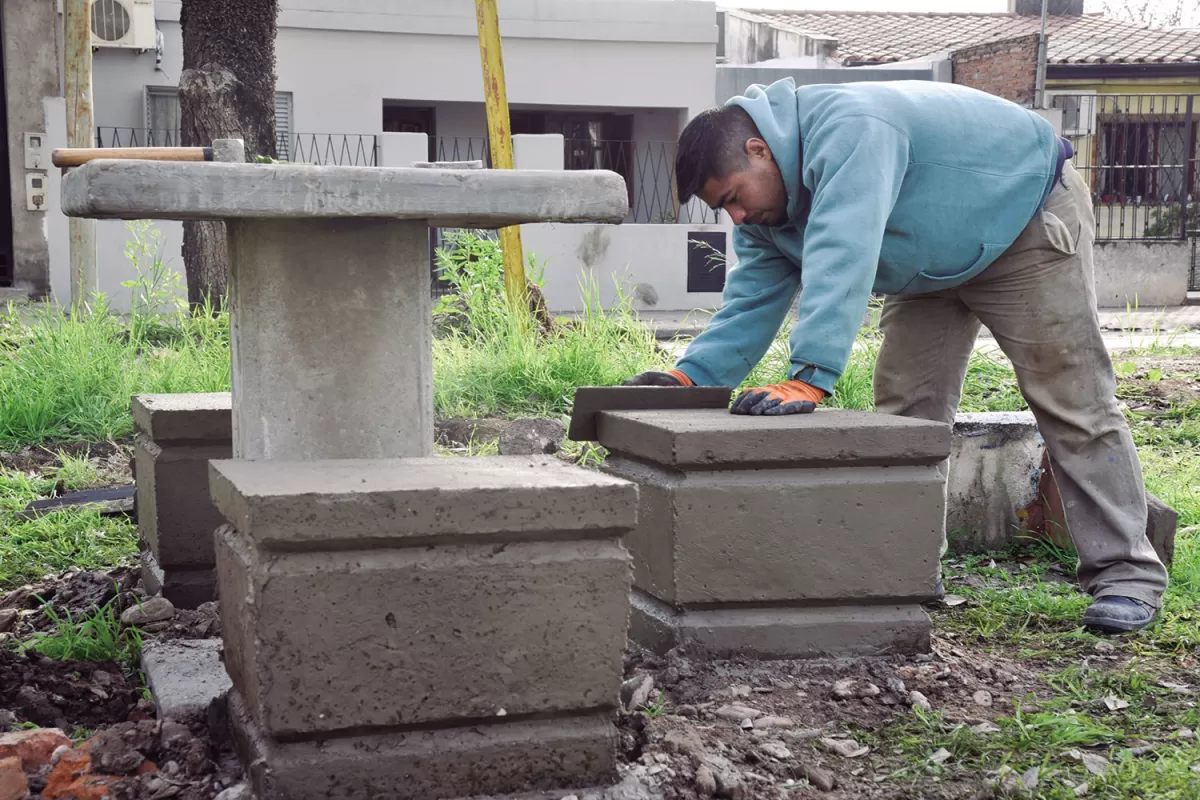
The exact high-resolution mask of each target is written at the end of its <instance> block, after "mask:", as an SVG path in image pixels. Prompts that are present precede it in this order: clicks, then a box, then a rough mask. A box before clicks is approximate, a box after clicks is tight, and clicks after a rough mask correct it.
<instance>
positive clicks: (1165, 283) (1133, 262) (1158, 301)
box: [1093, 241, 1191, 308]
mask: <svg viewBox="0 0 1200 800" xmlns="http://www.w3.org/2000/svg"><path fill="white" fill-rule="evenodd" d="M1093 253H1094V258H1095V263H1096V304H1097V305H1098V306H1099V307H1100V308H1126V307H1127V306H1134V307H1139V306H1140V307H1141V308H1150V307H1161V306H1181V305H1184V304H1185V303H1186V302H1187V289H1188V267H1189V265H1190V263H1191V262H1190V259H1191V245H1190V244H1189V243H1188V242H1186V241H1177V242H1152V241H1131V242H1097V243H1096V246H1095V249H1094V251H1093Z"/></svg>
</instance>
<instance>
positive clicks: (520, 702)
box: [63, 160, 637, 800]
mask: <svg viewBox="0 0 1200 800" xmlns="http://www.w3.org/2000/svg"><path fill="white" fill-rule="evenodd" d="M63 210H64V211H65V212H66V213H67V214H68V215H70V216H81V217H95V218H119V219H175V220H195V219H203V220H221V221H224V222H225V224H226V229H227V232H228V241H229V256H230V283H229V285H230V303H231V345H232V437H233V459H230V460H224V461H213V462H210V463H211V465H212V470H213V471H212V473H211V475H210V481H209V482H210V486H211V491H212V496H213V500H214V502H215V503H216V505H217V507H218V509H219V510H220V511H221V512H222V514H223V516H224V518H225V519H226V520H228V522H229V523H230V524H229V525H227V526H224V527H222V528H221V529H220V530H219V531H218V533H217V535H216V542H215V551H216V565H217V570H216V571H217V583H218V587H217V588H218V595H219V599H220V603H221V620H222V636H223V639H224V644H225V656H224V659H225V664H226V668H227V670H228V671H229V674H230V678H231V679H232V682H233V687H234V688H233V693H232V696H231V700H230V705H231V709H232V711H233V715H232V716H233V719H234V722H235V728H236V735H237V739H238V742H239V745H240V749H241V755H242V758H243V761H244V762H245V764H246V766H247V770H248V772H249V774H250V776H251V778H252V781H253V786H254V789H255V792H256V793H257V794H258V796H259V797H260V798H261V799H262V800H268V798H269V799H270V800H275V798H280V799H282V798H288V800H307V798H313V799H314V800H315V799H316V798H347V800H348V799H349V798H362V797H394V798H422V799H423V800H424V799H428V800H435V799H436V798H446V797H458V796H461V795H470V794H494V793H500V792H511V791H519V790H523V789H526V788H541V789H552V788H556V787H578V786H582V785H595V784H603V783H605V782H607V781H609V780H611V779H612V778H613V777H615V763H616V747H617V735H616V730H615V728H614V727H613V725H612V722H611V715H612V710H613V709H614V708H615V707H616V704H617V703H618V700H619V688H620V680H621V677H622V668H623V660H622V651H623V647H624V644H625V633H626V625H627V621H628V613H629V612H628V590H629V583H630V577H629V574H630V569H629V554H628V552H627V551H626V550H625V549H624V547H623V546H622V545H621V543H620V537H621V536H622V535H623V534H624V533H625V532H626V531H627V530H628V529H629V528H631V527H632V525H633V522H634V519H635V515H636V506H637V488H636V487H635V486H634V485H632V484H631V483H629V482H626V481H621V480H618V479H615V478H611V477H608V476H604V475H600V474H597V473H594V472H589V471H587V470H583V469H581V468H577V467H572V466H568V465H564V464H561V463H559V462H556V461H554V460H546V459H530V458H515V457H514V458H503V459H490V460H487V459H434V458H427V456H429V455H430V454H431V453H432V449H433V399H432V385H433V370H432V353H431V348H432V324H433V320H432V315H431V310H430V264H429V244H428V242H429V238H428V231H427V229H428V227H429V226H431V225H432V226H439V227H464V228H496V227H503V226H508V225H519V224H522V223H527V222H556V221H557V222H608V223H617V222H620V221H621V220H622V219H623V218H624V217H625V214H626V212H627V210H628V197H627V194H626V190H625V184H624V181H623V180H622V179H621V177H620V176H619V175H617V174H615V173H612V172H603V171H595V172H590V171H581V172H558V171H556V172H530V171H518V170H457V169H437V168H433V169H382V168H378V169H377V168H356V167H314V166H303V165H288V164H234V163H170V162H161V163H146V162H139V161H103V160H101V161H92V162H90V163H88V164H87V165H85V166H83V167H80V168H78V169H76V170H74V171H72V172H71V173H70V174H69V175H68V176H67V177H66V179H65V180H64V182H63ZM497 302H503V299H502V298H497Z"/></svg>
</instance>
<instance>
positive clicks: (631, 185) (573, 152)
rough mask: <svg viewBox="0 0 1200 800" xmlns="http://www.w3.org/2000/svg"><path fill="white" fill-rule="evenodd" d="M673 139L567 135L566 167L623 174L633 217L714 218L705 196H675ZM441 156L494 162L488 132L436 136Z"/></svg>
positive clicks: (701, 221) (717, 216)
mask: <svg viewBox="0 0 1200 800" xmlns="http://www.w3.org/2000/svg"><path fill="white" fill-rule="evenodd" d="M675 151H676V145H675V143H674V142H655V141H616V140H609V139H564V140H563V167H564V168H565V169H606V170H611V171H612V172H615V173H617V174H618V175H620V176H621V177H623V178H624V179H625V185H626V186H627V187H628V189H629V215H628V216H627V217H626V218H625V222H626V224H629V223H634V224H638V223H642V224H646V223H658V224H672V223H687V224H693V225H695V224H706V225H711V224H716V223H718V222H720V219H721V212H720V211H714V210H712V209H711V208H709V207H708V206H706V205H704V204H703V203H702V202H699V201H695V202H692V203H689V204H687V205H684V206H681V205H680V204H679V203H677V202H676V200H675V197H676V195H675ZM436 152H437V160H438V161H482V162H483V165H484V167H488V168H490V167H491V162H492V159H491V152H490V150H489V148H488V140H487V137H483V136H479V137H465V136H457V137H456V136H443V137H440V138H439V139H438V140H437V150H436Z"/></svg>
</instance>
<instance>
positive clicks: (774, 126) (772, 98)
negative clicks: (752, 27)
mask: <svg viewBox="0 0 1200 800" xmlns="http://www.w3.org/2000/svg"><path fill="white" fill-rule="evenodd" d="M725 105H727V106H740V107H742V108H743V109H745V110H746V113H748V114H749V115H750V118H751V119H752V120H754V124H755V125H757V126H758V131H759V134H760V135H761V136H762V139H763V141H764V142H766V143H767V147H769V148H771V156H772V157H773V158H774V159H775V163H776V164H778V165H779V174H780V175H782V176H783V186H784V189H785V190H786V192H787V199H788V202H787V218H788V220H789V221H795V220H796V218H797V217H798V216H799V215H800V214H801V213H803V212H804V211H805V210H806V209H807V208H808V204H809V191H808V189H807V188H806V187H805V186H804V183H803V182H802V181H801V180H800V174H801V167H802V163H801V162H802V156H801V144H800V111H799V108H798V106H797V100H796V81H795V80H794V79H792V78H783V79H781V80H778V81H776V82H775V83H772V84H771V85H770V86H762V85H761V84H754V85H753V86H750V87H749V88H748V89H746V92H745V94H742V95H739V96H737V97H731V98H730V99H729V100H728V101H727V102H726V103H725Z"/></svg>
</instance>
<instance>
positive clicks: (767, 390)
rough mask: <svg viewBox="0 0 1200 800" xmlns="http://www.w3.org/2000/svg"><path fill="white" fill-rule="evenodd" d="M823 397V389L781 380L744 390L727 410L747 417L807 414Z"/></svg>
mask: <svg viewBox="0 0 1200 800" xmlns="http://www.w3.org/2000/svg"><path fill="white" fill-rule="evenodd" d="M823 399H825V392H824V390H822V389H818V388H817V387H815V386H812V385H810V384H807V383H805V382H804V381H784V382H783V383H775V384H772V385H770V386H759V387H756V388H753V389H747V390H746V391H744V392H742V393H741V394H740V395H738V397H737V399H736V400H734V401H733V407H732V408H730V409H729V410H730V412H732V413H734V414H750V415H751V416H755V417H757V416H763V415H765V416H768V417H774V416H780V415H783V414H811V413H812V412H813V411H815V410H816V408H817V404H818V403H820V402H821V401H822V400H823Z"/></svg>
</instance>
